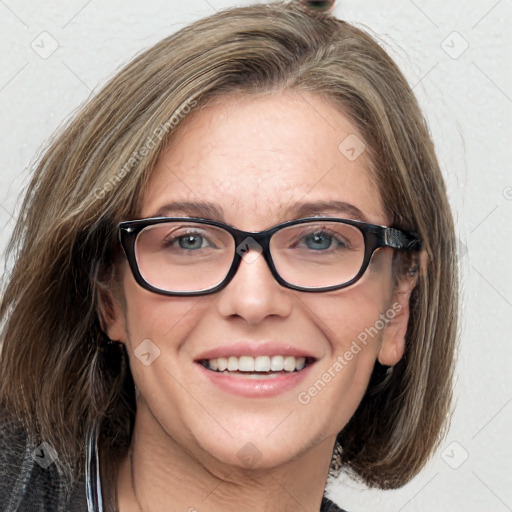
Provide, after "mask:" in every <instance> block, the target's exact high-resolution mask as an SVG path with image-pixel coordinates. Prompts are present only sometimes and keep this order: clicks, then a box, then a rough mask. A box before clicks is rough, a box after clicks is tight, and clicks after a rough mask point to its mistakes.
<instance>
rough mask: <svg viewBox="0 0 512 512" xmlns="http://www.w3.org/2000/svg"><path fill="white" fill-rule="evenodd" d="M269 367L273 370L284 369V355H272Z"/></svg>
mask: <svg viewBox="0 0 512 512" xmlns="http://www.w3.org/2000/svg"><path fill="white" fill-rule="evenodd" d="M270 369H271V370H273V371H275V372H279V371H281V370H284V357H283V356H272V360H271V361H270Z"/></svg>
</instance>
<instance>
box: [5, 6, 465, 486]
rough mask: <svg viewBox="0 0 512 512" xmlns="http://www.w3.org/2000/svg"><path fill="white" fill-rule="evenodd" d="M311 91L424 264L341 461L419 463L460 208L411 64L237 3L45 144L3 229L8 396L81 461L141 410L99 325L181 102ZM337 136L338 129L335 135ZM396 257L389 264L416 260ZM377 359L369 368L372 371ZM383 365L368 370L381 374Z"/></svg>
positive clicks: (112, 448) (332, 30)
mask: <svg viewBox="0 0 512 512" xmlns="http://www.w3.org/2000/svg"><path fill="white" fill-rule="evenodd" d="M288 88H289V89H293V90H295V91H298V92H299V93H300V92H301V91H310V92H312V93H315V94H318V95H320V96H322V97H323V98H325V99H327V100H328V101H330V102H331V103H332V105H333V108H339V109H340V110H341V111H342V112H343V113H344V114H345V115H347V116H348V117H349V119H350V120H351V121H352V122H353V123H354V125H355V126H356V127H357V129H358V131H359V133H360V134H361V135H362V137H363V138H364V141H365V144H366V146H367V150H368V154H369V155H370V161H371V167H370V170H369V171H370V173H371V176H372V179H373V180H374V182H375V183H376V184H377V185H378V188H379V190H380V191H381V195H382V201H383V204H384V207H385V211H386V213H387V214H389V216H390V218H392V219H393V224H392V225H393V226H395V227H397V228H401V229H404V230H408V231H414V232H416V233H418V235H419V236H420V238H421V239H422V241H423V248H424V251H425V253H426V255H427V261H428V263H427V266H426V269H425V270H424V271H423V272H421V274H420V276H419V279H418V283H417V285H416V287H415V288H414V290H413V292H412V294H411V296H410V319H409V324H408V329H407V333H406V351H405V355H404V357H403V358H402V359H401V361H400V362H399V363H398V364H397V365H396V366H395V367H394V371H393V373H392V375H391V377H390V378H389V379H388V380H387V381H386V383H385V385H384V386H382V385H379V386H377V387H375V386H374V385H373V383H374V381H376V380H377V379H376V378H372V380H371V381H370V386H369V388H368V390H367V393H366V395H365V396H364V398H363V400H362V402H361V404H360V406H359V408H358V409H357V411H356V413H355V414H354V416H353V417H352V419H351V420H350V421H349V423H348V424H347V425H346V426H345V427H344V428H343V430H342V431H341V432H340V433H339V436H338V439H339V440H340V442H341V444H342V446H343V454H342V462H343V466H344V468H345V469H346V470H347V471H349V472H350V473H351V474H353V475H357V476H358V477H360V478H361V479H362V480H363V481H364V482H365V483H366V484H367V485H369V486H375V487H380V488H396V487H399V486H402V485H403V484H405V483H406V482H407V481H408V480H410V479H411V478H412V477H413V476H414V475H415V474H417V472H418V471H419V470H420V469H421V468H422V467H423V466H424V464H425V463H426V461H427V460H428V458H429V457H430V456H431V454H432V453H433V450H434V449H435V448H436V447H437V445H438V443H439V442H440V440H441V439H442V436H443V435H444V433H445V430H446V427H447V424H448V421H449V416H450V412H451V398H452V374H453V364H454V351H455V347H456V331H457V316H458V277H457V262H456V257H455V254H456V244H455V234H454V226H453V219H452V214H451V211H450V207H449V203H448V200H447V194H446V190H445V184H444V181H443V178H442V175H441V172H440V169H439V165H438V162H437V159H436V155H435V152H434V146H433V143H432V140H431V138H430V135H429V130H428V127H427V124H426V122H425V120H424V118H423V115H422V113H421V111H420V108H419V106H418V103H417V101H416V99H415V97H414V95H413V92H412V90H411V87H410V86H409V85H408V83H407V81H406V80H405V78H404V76H403V75H402V73H401V72H400V71H399V69H398V68H397V66H396V65H395V63H394V62H393V61H392V59H391V58H390V57H389V56H388V55H387V54H386V52H385V51H384V50H383V49H382V48H381V46H380V45H379V44H378V43H377V42H376V41H375V40H374V39H373V38H372V37H370V36H369V35H368V34H367V33H366V32H364V31H362V30H360V29H358V28H356V27H354V26H352V25H350V24H348V23H346V22H344V21H341V20H339V19H336V18H335V17H333V16H331V15H326V16H313V15H309V14H307V13H305V12H304V11H303V10H301V9H300V8H299V7H298V6H295V5H293V4H289V3H286V2H274V3H271V4H267V5H254V6H249V7H243V8H232V9H227V10H224V11H221V12H218V13H217V14H215V15H213V16H210V17H208V18H205V19H201V20H199V21H197V22H195V23H193V24H191V25H189V26H187V27H185V28H183V29H181V30H179V31H178V32H177V33H175V34H173V35H171V36H170V37H168V38H166V39H164V40H163V41H161V42H159V43H158V44H156V45H155V46H153V47H152V48H150V49H149V50H147V51H145V52H144V53H142V54H141V55H139V56H138V57H136V58H135V59H134V60H133V61H132V62H131V63H129V64H128V65H127V66H126V67H125V68H124V69H122V70H121V71H120V72H119V73H118V74H116V76H114V78H112V79H111V80H110V81H109V82H108V83H107V85H106V86H105V87H104V88H103V89H102V90H101V91H100V92H99V93H98V94H97V95H96V96H95V97H94V98H92V99H91V100H90V102H89V103H88V104H87V105H86V106H85V107H84V108H83V109H82V110H81V111H80V112H79V113H78V115H76V116H75V118H74V119H73V120H72V121H70V122H69V123H68V124H67V126H66V127H65V128H64V129H62V130H61V131H60V133H59V134H58V135H57V136H56V137H54V139H53V140H52V141H51V142H50V143H49V144H48V147H47V149H46V151H45V152H44V154H43V156H42V158H41V159H40V160H39V162H38V163H37V165H36V168H35V171H34V174H33V177H32V180H31V182H30V184H29V186H28V189H27V191H26V195H25V197H24V202H23V204H22V206H21V213H20V215H19V218H18V220H17V223H16V226H15V229H14V232H13V235H12V238H11V240H10V243H9V247H8V250H9V253H8V254H9V255H10V256H11V257H12V258H13V260H12V261H13V262H14V263H13V267H12V271H11V272H10V274H9V275H8V276H7V277H6V285H5V287H4V292H3V295H2V298H1V303H0V315H1V321H2V324H3V326H2V332H1V342H2V351H1V360H0V372H1V381H0V403H1V404H2V405H3V406H4V407H5V408H6V410H8V411H10V412H11V413H12V414H13V415H14V416H16V417H18V418H20V419H21V420H23V422H24V424H25V425H26V428H27V429H28V431H29V433H30V434H31V435H33V436H37V437H38V438H40V439H42V440H44V441H47V442H48V443H50V444H51V445H52V446H54V447H55V448H56V450H57V452H58V453H59V459H60V460H61V461H64V462H65V466H66V467H67V468H71V470H72V473H73V474H78V473H79V472H80V471H81V469H82V468H83V454H84V435H85V429H86V427H87V425H89V424H90V422H91V421H93V422H94V421H101V422H102V423H101V425H102V426H101V440H102V441H101V450H102V453H103V459H104V460H105V461H106V462H109V463H112V464H114V466H115V463H114V462H112V461H118V460H119V457H120V456H121V455H123V454H125V453H126V450H127V449H128V446H129V443H130V436H131V430H132V425H133V419H134V415H135V400H134V385H133V380H132V377H131V374H130V370H129V366H128V365H127V363H126V357H123V350H125V349H124V348H123V349H118V348H116V345H108V344H107V343H106V342H107V341H108V340H107V339H106V335H105V334H104V332H103V331H102V325H103V324H102V320H101V319H102V316H101V315H102V311H103V308H102V307H101V303H102V299H101V297H103V296H104V293H103V291H102V290H104V288H105V287H106V286H107V284H108V283H109V282H110V281H111V280H112V274H113V272H112V270H113V268H114V267H115V265H114V263H115V255H116V250H117V249H116V248H117V247H118V245H117V238H116V225H117V223H118V222H119V221H121V220H126V219H130V218H134V217H135V216H136V215H137V213H138V211H139V210H138V209H139V204H140V199H141V196H142V193H143V191H144V187H145V184H146V183H147V180H148V177H149V176H150V174H151V171H152V168H153V166H154V164H155V162H156V159H157V157H158V156H159V154H160V153H161V152H162V150H163V149H164V147H166V145H167V144H168V143H169V142H170V141H171V140H172V138H173V136H174V135H175V134H176V133H177V130H179V129H183V128H184V127H186V121H187V116H193V115H194V113H195V112H198V111H200V110H201V108H202V107H204V106H205V105H207V104H208V102H210V101H212V100H213V99H214V98H219V97H223V96H226V95H229V94H234V93H238V94H247V95H248V94H275V93H278V92H280V91H282V90H284V89H288ZM340 142H341V141H340ZM405 259H406V257H405V256H402V255H401V254H397V255H395V260H394V271H395V276H396V277H397V276H399V274H400V273H402V272H405V271H406V269H407V268H408V265H409V263H408V262H407V261H405ZM375 372H377V367H376V369H375V370H374V374H375ZM373 377H375V375H374V376H373Z"/></svg>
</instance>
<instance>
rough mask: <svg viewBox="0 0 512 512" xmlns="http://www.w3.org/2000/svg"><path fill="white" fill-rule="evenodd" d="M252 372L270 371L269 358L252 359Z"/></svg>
mask: <svg viewBox="0 0 512 512" xmlns="http://www.w3.org/2000/svg"><path fill="white" fill-rule="evenodd" d="M254 370H255V371H257V372H268V371H269V370H270V357H268V356H258V357H256V358H255V359H254Z"/></svg>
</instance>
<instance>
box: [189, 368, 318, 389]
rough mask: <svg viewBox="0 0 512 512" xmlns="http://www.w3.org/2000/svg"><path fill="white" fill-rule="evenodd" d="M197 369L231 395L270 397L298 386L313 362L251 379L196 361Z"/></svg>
mask: <svg viewBox="0 0 512 512" xmlns="http://www.w3.org/2000/svg"><path fill="white" fill-rule="evenodd" d="M196 364H197V366H198V367H199V371H200V372H201V373H202V374H203V375H204V376H205V377H206V378H207V379H208V380H209V382H211V383H212V384H214V385H215V386H217V387H219V388H220V389H222V390H223V391H226V392H228V393H231V394H233V395H239V396H246V397H272V396H276V395H279V394H280V393H284V392H285V391H288V390H289V389H293V388H294V387H295V386H298V385H299V384H300V383H301V382H302V381H303V380H304V379H305V378H306V376H307V375H308V374H309V372H310V371H311V367H312V366H313V365H314V363H312V364H309V365H307V366H306V367H305V368H303V369H302V370H300V371H298V372H290V373H283V374H280V375H278V376H273V377H266V378H259V379H253V378H251V377H249V376H247V377H244V376H243V375H237V376H234V375H227V374H223V373H220V372H215V371H212V370H208V369H207V368H205V367H204V366H203V365H202V364H201V363H196Z"/></svg>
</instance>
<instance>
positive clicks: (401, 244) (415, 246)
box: [384, 228, 421, 251]
mask: <svg viewBox="0 0 512 512" xmlns="http://www.w3.org/2000/svg"><path fill="white" fill-rule="evenodd" d="M384 243H385V244H386V246H387V247H393V248H395V249H405V250H409V251H411V250H414V251H419V250H420V249H421V240H420V239H419V238H418V237H417V236H415V235H413V234H410V233H405V232H404V231H400V230H398V229H395V228H386V230H385V231H384Z"/></svg>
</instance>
